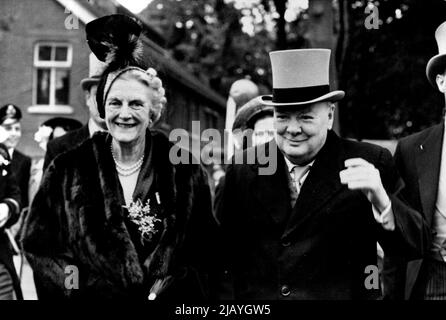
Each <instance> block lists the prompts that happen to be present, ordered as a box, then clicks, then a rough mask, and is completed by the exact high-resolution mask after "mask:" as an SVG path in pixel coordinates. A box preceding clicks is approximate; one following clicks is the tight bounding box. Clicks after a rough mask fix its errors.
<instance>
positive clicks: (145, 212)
mask: <svg viewBox="0 0 446 320" xmlns="http://www.w3.org/2000/svg"><path fill="white" fill-rule="evenodd" d="M124 208H126V209H127V210H128V212H129V218H130V221H132V222H133V223H134V224H136V225H137V226H138V230H139V232H140V233H141V238H142V240H147V241H150V240H151V239H152V237H153V236H154V235H155V234H156V233H157V232H158V230H157V229H156V226H155V223H156V222H161V219H159V218H157V217H156V215H152V214H151V213H150V211H151V210H150V199H148V200H147V202H146V204H145V205H143V203H142V202H141V200H140V199H138V200H136V201H132V202H130V204H129V205H128V206H124Z"/></svg>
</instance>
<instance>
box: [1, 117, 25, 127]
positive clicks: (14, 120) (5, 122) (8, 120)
mask: <svg viewBox="0 0 446 320" xmlns="http://www.w3.org/2000/svg"><path fill="white" fill-rule="evenodd" d="M17 122H20V119H18V118H6V119H5V120H3V122H1V123H0V124H1V125H4V126H9V125H11V124H14V123H17Z"/></svg>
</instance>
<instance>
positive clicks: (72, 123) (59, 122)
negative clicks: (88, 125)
mask: <svg viewBox="0 0 446 320" xmlns="http://www.w3.org/2000/svg"><path fill="white" fill-rule="evenodd" d="M42 126H46V127H51V128H52V129H55V128H57V127H61V128H63V129H64V130H65V131H71V130H76V129H79V128H80V127H82V123H80V122H79V121H78V120H76V119H71V118H64V117H55V118H51V119H48V120H46V121H45V122H44V123H42Z"/></svg>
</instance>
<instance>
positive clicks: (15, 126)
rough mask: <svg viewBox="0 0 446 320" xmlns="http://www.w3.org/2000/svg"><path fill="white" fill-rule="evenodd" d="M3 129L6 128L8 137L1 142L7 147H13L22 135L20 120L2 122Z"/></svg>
mask: <svg viewBox="0 0 446 320" xmlns="http://www.w3.org/2000/svg"><path fill="white" fill-rule="evenodd" d="M2 127H3V129H5V130H6V133H7V136H8V138H7V139H6V140H5V142H3V144H4V145H5V146H6V147H7V148H8V149H10V148H13V149H14V148H15V147H16V146H17V144H18V143H19V141H20V137H21V136H22V126H21V125H20V122H13V123H10V124H2Z"/></svg>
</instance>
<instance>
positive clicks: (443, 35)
mask: <svg viewBox="0 0 446 320" xmlns="http://www.w3.org/2000/svg"><path fill="white" fill-rule="evenodd" d="M435 38H436V41H437V44H438V49H439V54H437V55H436V56H434V57H432V58H431V59H430V60H429V62H428V64H427V67H426V75H427V78H428V80H429V82H430V83H431V85H432V86H433V87H434V88H435V89H437V90H438V91H439V92H440V93H441V94H443V95H444V97H445V99H446V22H444V23H442V24H441V25H440V26H439V27H438V28H437V30H436V31H435ZM443 108H444V106H443ZM445 134H446V133H445V120H444V119H443V120H442V121H441V123H439V124H437V125H435V126H433V127H431V128H428V129H425V130H423V131H421V132H419V133H416V134H413V135H410V136H408V137H405V138H403V139H401V140H400V141H399V143H398V145H397V148H396V151H395V163H396V166H397V168H398V171H399V172H400V175H401V177H402V179H403V180H404V183H405V187H404V189H403V190H402V193H401V195H402V198H403V199H404V200H405V201H406V202H407V203H408V204H409V205H410V206H411V207H412V208H414V209H415V210H417V211H419V212H420V213H421V214H422V216H423V218H424V219H425V221H426V224H427V226H428V227H429V229H430V232H428V234H427V236H428V238H429V239H428V243H427V250H426V252H425V253H424V255H423V257H422V259H417V260H408V259H404V257H398V258H395V257H387V255H386V254H385V255H384V273H383V279H384V290H385V295H386V297H387V298H390V299H404V298H405V299H417V300H446V137H445ZM384 253H386V252H384Z"/></svg>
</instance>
